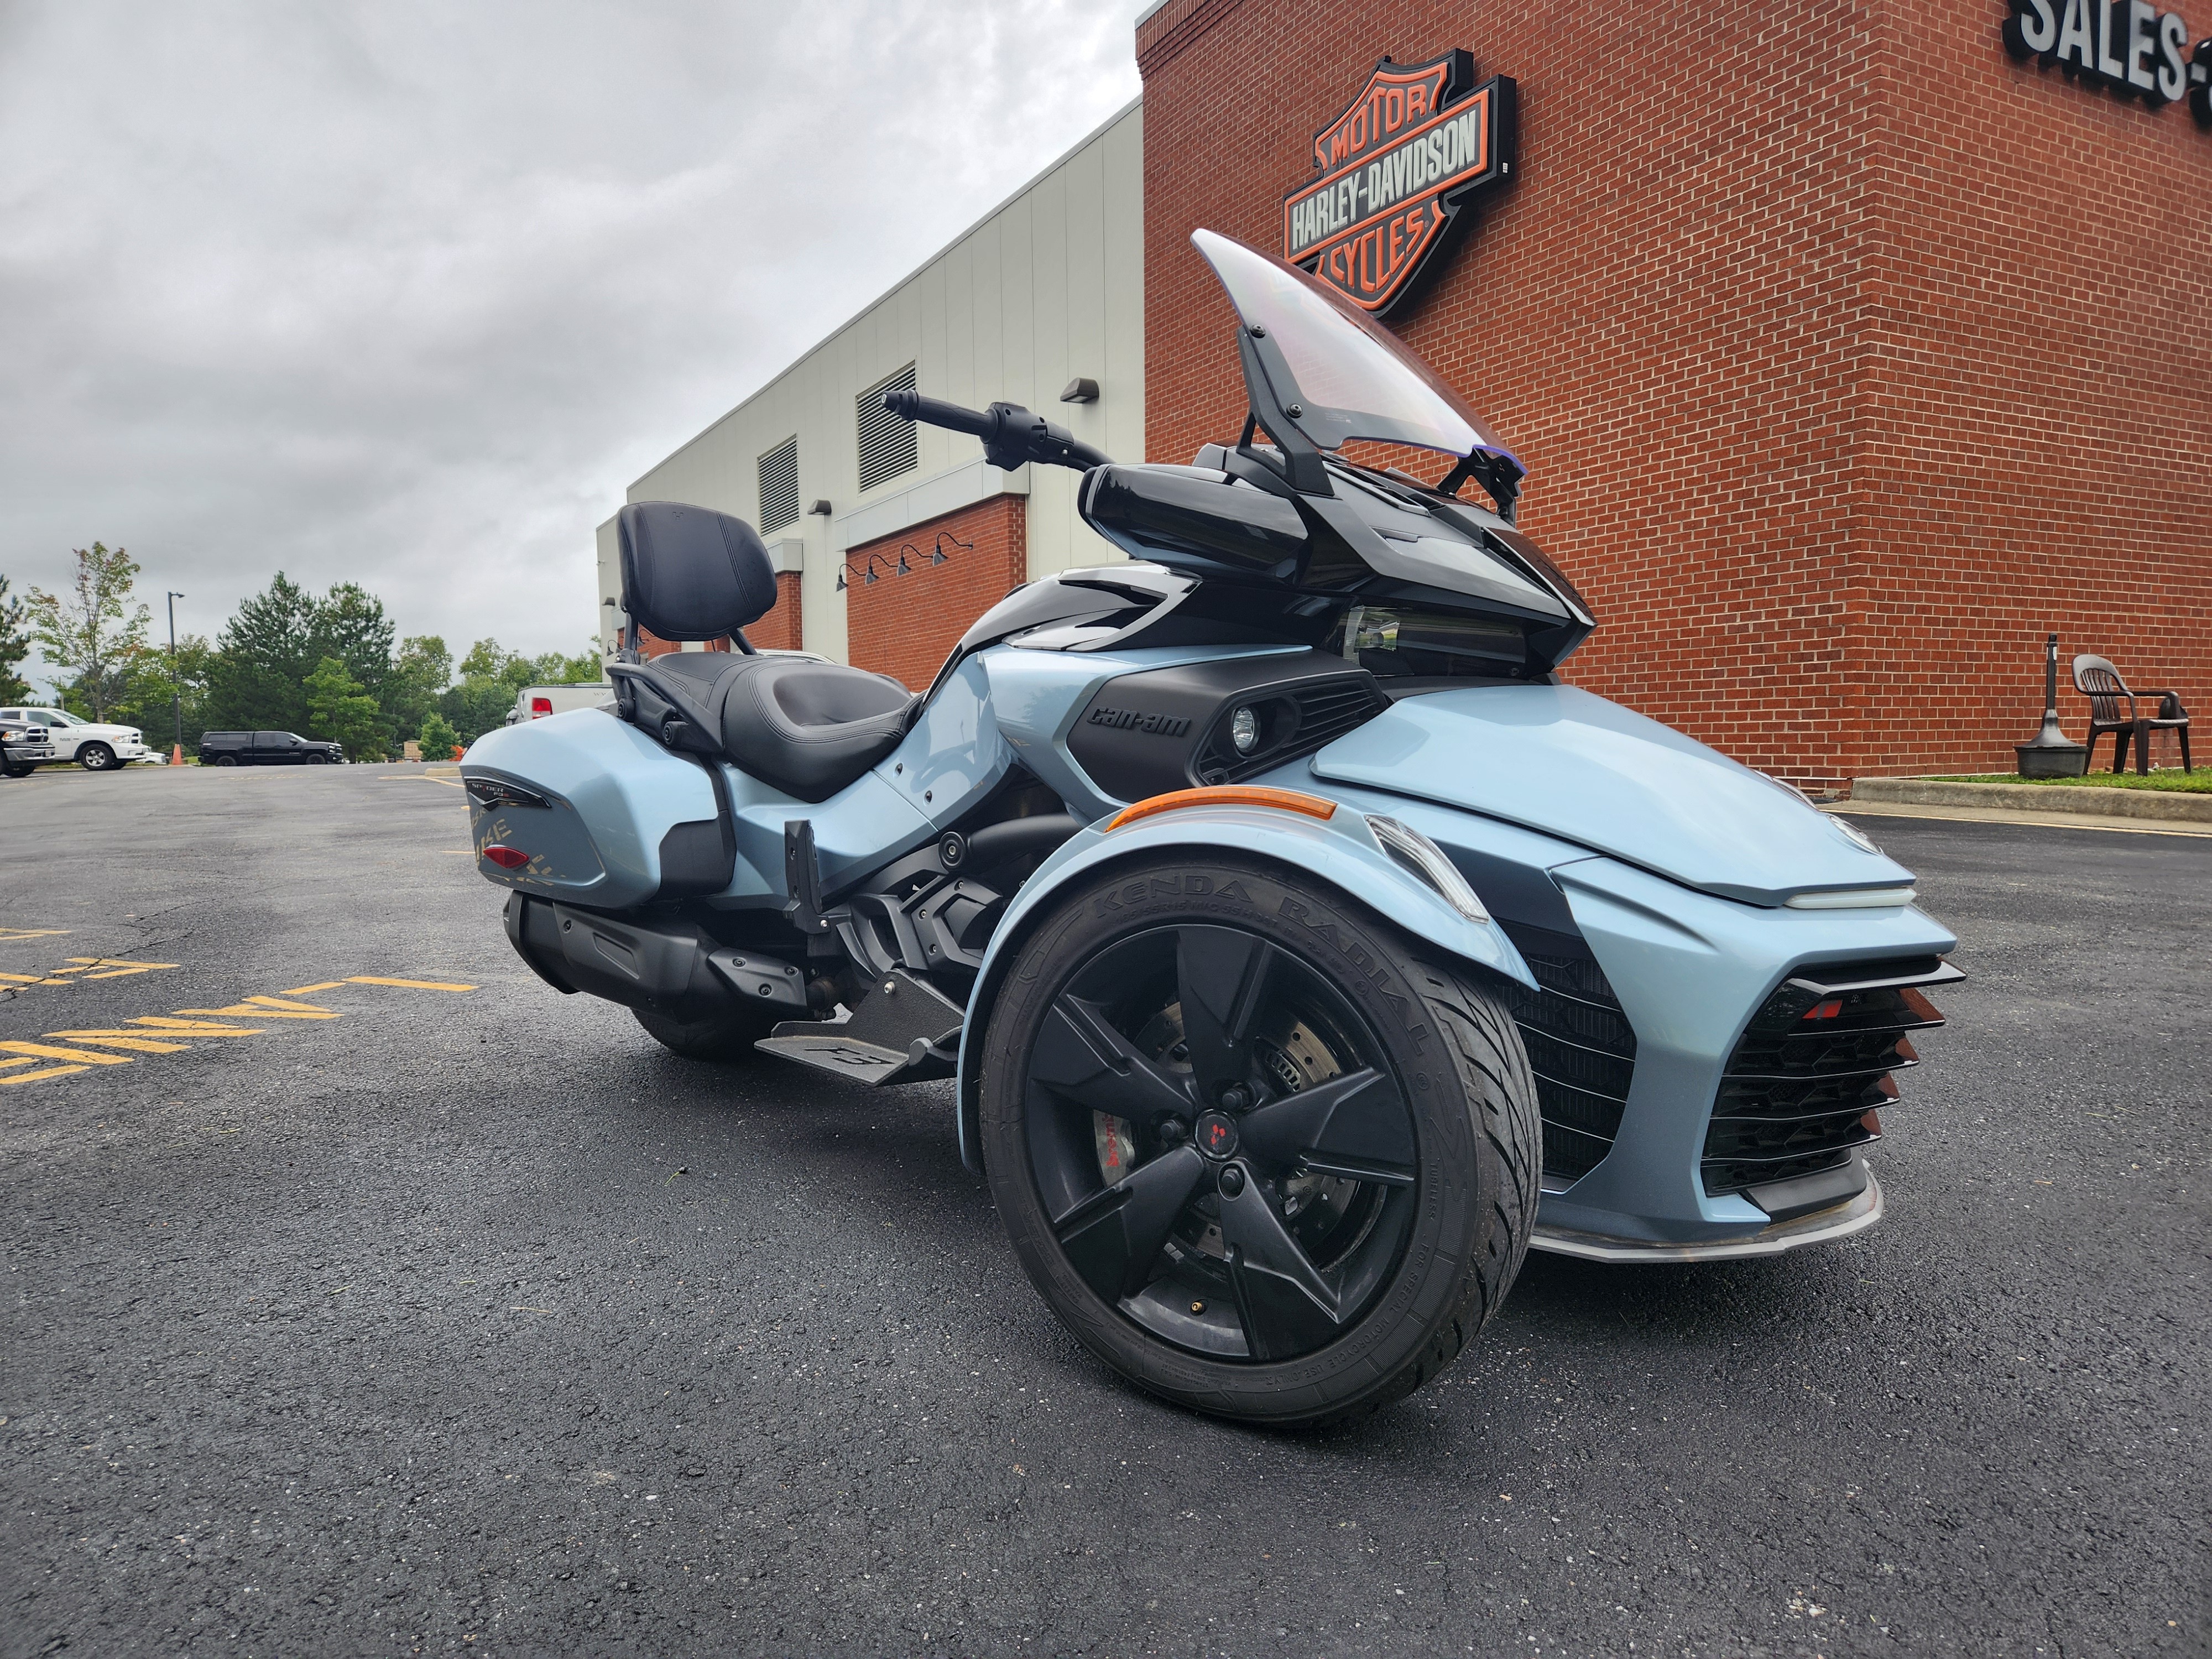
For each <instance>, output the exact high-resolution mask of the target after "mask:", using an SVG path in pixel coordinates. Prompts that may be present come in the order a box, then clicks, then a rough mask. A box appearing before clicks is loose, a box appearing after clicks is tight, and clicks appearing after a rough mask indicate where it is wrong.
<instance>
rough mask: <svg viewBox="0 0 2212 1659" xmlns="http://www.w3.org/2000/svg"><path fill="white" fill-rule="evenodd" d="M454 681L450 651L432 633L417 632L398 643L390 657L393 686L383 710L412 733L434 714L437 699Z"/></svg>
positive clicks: (399, 727) (400, 726)
mask: <svg viewBox="0 0 2212 1659" xmlns="http://www.w3.org/2000/svg"><path fill="white" fill-rule="evenodd" d="M451 684H453V653H452V652H450V651H448V650H447V649H446V642H445V641H443V640H441V639H440V638H439V637H438V636H437V635H435V634H418V635H415V636H414V637H412V638H410V639H404V640H402V641H400V642H399V649H398V651H397V652H395V653H393V654H392V689H391V690H389V691H387V692H386V694H385V697H384V712H385V713H386V714H388V715H390V716H391V717H392V720H393V721H394V723H395V724H396V725H397V726H398V729H399V730H400V731H402V732H412V731H414V730H415V729H416V727H418V726H421V725H422V720H423V717H424V716H425V715H428V714H433V713H435V712H436V710H437V707H438V699H439V697H440V696H441V695H442V694H443V693H444V691H445V690H446V688H447V686H448V685H451Z"/></svg>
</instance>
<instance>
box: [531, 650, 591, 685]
mask: <svg viewBox="0 0 2212 1659" xmlns="http://www.w3.org/2000/svg"><path fill="white" fill-rule="evenodd" d="M605 678H606V669H605V666H604V665H602V663H601V659H600V657H599V641H597V640H593V641H592V642H591V644H589V645H588V646H586V647H584V649H583V650H581V651H580V652H578V653H576V654H575V655H574V656H573V657H564V656H562V654H561V653H559V652H558V651H548V652H547V653H545V654H544V656H542V657H540V658H538V659H537V660H536V661H535V662H533V663H532V664H531V665H530V678H528V679H526V680H525V681H524V682H523V684H525V685H592V684H597V683H598V682H599V681H600V680H602V679H605Z"/></svg>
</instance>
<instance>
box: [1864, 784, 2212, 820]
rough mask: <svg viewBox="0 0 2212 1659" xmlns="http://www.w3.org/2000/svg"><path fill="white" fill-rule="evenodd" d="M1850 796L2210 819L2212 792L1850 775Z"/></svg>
mask: <svg viewBox="0 0 2212 1659" xmlns="http://www.w3.org/2000/svg"><path fill="white" fill-rule="evenodd" d="M1851 799H1853V800H1854V801H1870V802H1877V803H1880V802H1891V803H1895V804H1897V805H1909V806H2002V807H2008V808H2010V809H2011V810H2013V811H2026V812H2046V813H2054V814H2068V813H2081V814H2085V815H2087V816H2091V817H2101V818H2155V819H2159V820H2161V821H2163V822H2166V823H2212V795H2181V794H2165V793H2160V792H2159V791H2156V790H2152V789H2100V788H2098V787H2095V786H2094V785H2068V784H2034V783H1942V782H1938V781H1936V780H1934V779H1932V778H1854V779H1853V780H1852V781H1851Z"/></svg>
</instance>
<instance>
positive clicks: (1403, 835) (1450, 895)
mask: <svg viewBox="0 0 2212 1659" xmlns="http://www.w3.org/2000/svg"><path fill="white" fill-rule="evenodd" d="M1367 827H1368V828H1369V829H1372V830H1373V831H1374V832H1375V839H1376V841H1378V842H1382V843H1383V851H1384V852H1386V853H1388V854H1389V855H1390V856H1391V857H1392V858H1394V859H1395V860H1397V861H1398V862H1399V863H1400V864H1401V865H1403V866H1405V867H1406V868H1407V869H1408V870H1410V871H1412V872H1413V873H1414V874H1415V875H1417V876H1419V878H1421V879H1422V880H1423V881H1425V882H1426V883H1427V884H1429V885H1430V886H1431V887H1433V888H1435V889H1436V890H1437V893H1438V894H1439V895H1440V896H1442V897H1443V901H1444V902H1445V903H1447V904H1449V905H1450V906H1451V908H1453V909H1455V910H1456V911H1458V912H1459V913H1460V915H1463V916H1465V917H1466V918H1467V919H1468V921H1489V920H1490V912H1489V911H1487V910H1486V909H1484V908H1482V901H1481V900H1480V898H1478V897H1476V896H1475V892H1474V888H1472V887H1470V886H1468V884H1467V878H1466V877H1465V876H1462V874H1460V872H1459V866H1457V865H1455V864H1454V863H1453V862H1452V861H1451V860H1449V859H1448V858H1446V857H1445V856H1444V849H1443V848H1441V847H1439V846H1437V844H1436V842H1432V841H1431V840H1430V839H1429V838H1428V837H1427V836H1425V835H1423V834H1422V833H1421V832H1420V831H1419V830H1418V829H1412V828H1409V827H1408V826H1407V825H1406V824H1402V823H1399V822H1398V820H1397V819H1395V818H1386V817H1376V815H1375V814H1373V813H1371V812H1370V813H1369V814H1368V817H1367Z"/></svg>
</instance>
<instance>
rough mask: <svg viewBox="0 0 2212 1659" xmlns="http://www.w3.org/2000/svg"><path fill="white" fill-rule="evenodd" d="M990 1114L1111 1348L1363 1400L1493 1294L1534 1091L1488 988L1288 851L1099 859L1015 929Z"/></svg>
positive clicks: (1333, 1411) (1086, 1320) (1526, 1215)
mask: <svg viewBox="0 0 2212 1659" xmlns="http://www.w3.org/2000/svg"><path fill="white" fill-rule="evenodd" d="M1005 985H1006V988H1005V989H1004V991H1003V992H1002V993H1001V995H1000V1006H999V1007H998V1008H996V1009H994V1011H993V1012H992V1015H991V1024H990V1027H989V1030H988V1031H987V1036H986V1042H985V1061H984V1072H983V1085H982V1090H983V1119H984V1122H983V1136H984V1146H985V1152H986V1160H987V1165H988V1168H989V1172H990V1176H991V1180H992V1185H993V1188H994V1195H995V1196H996V1197H997V1199H998V1201H999V1207H1000V1212H1001V1213H1002V1214H1003V1215H1005V1216H1006V1218H1007V1225H1008V1228H1009V1231H1010V1233H1011V1235H1012V1238H1013V1242H1014V1244H1015V1247H1016V1249H1017V1251H1018V1253H1019V1254H1020V1255H1021V1256H1022V1258H1023V1263H1024V1267H1026V1268H1027V1269H1028V1270H1029V1272H1030V1278H1031V1279H1032V1280H1033V1281H1034V1282H1035V1283H1036V1285H1037V1287H1038V1289H1039V1290H1040V1291H1042V1293H1043V1294H1044V1296H1045V1297H1046V1299H1047V1300H1048V1302H1050V1303H1051V1304H1053V1306H1054V1310H1056V1311H1058V1312H1059V1313H1060V1316H1061V1317H1062V1318H1064V1319H1066V1321H1067V1322H1068V1323H1069V1325H1070V1326H1071V1328H1073V1329H1074V1330H1075V1332H1076V1334H1078V1335H1079V1337H1081V1338H1082V1339H1083V1340H1084V1341H1085V1343H1086V1344H1088V1345H1089V1346H1091V1348H1092V1349H1093V1351H1094V1352H1097V1353H1099V1354H1100V1356H1101V1357H1102V1358H1105V1359H1106V1360H1107V1361H1108V1363H1109V1364H1113V1365H1114V1366H1115V1368H1116V1369H1117V1370H1121V1371H1122V1372H1123V1373H1124V1374H1125V1375H1127V1376H1129V1377H1131V1378H1132V1380H1133V1381H1135V1382H1137V1383H1139V1384H1140V1385H1142V1386H1144V1387H1146V1388H1148V1389H1152V1390H1154V1391H1155V1392H1157V1393H1160V1394H1163V1395H1167V1396H1168V1397H1170V1398H1172V1399H1176V1400H1178V1401H1182V1403H1184V1404H1187V1405H1190V1406H1193V1407H1197V1408H1198V1409H1200V1410H1205V1411H1211V1412H1215V1413H1220V1414H1223V1415H1227V1416H1232V1417H1240V1418H1243V1419H1248V1420H1253V1421H1266V1422H1277V1423H1292V1422H1307V1421H1315V1420H1323V1419H1334V1418H1340V1417H1344V1416H1347V1415H1353V1414H1357V1413H1360V1412H1362V1411H1364V1410H1370V1409H1373V1408H1375V1407H1379V1406H1381V1405H1383V1404H1385V1403H1388V1401H1390V1400H1393V1399H1395V1398H1397V1397H1399V1396H1400V1395H1403V1394H1406V1393H1407V1392H1410V1391H1411V1390H1412V1389H1413V1388H1416V1387H1418V1386H1419V1384H1420V1383H1422V1382H1423V1381H1425V1379H1426V1378H1427V1377H1428V1376H1431V1375H1433V1374H1434V1373H1435V1372H1436V1371H1437V1370H1441V1369H1442V1368H1443V1365H1444V1364H1446V1363H1448V1362H1449V1359H1450V1358H1452V1356H1453V1355H1455V1354H1456V1353H1457V1352H1459V1349H1460V1348H1461V1346H1463V1345H1464V1343H1465V1342H1466V1340H1468V1338H1470V1337H1471V1336H1472V1335H1473V1334H1474V1332H1475V1330H1476V1329H1478V1328H1480V1325H1481V1324H1482V1323H1483V1322H1484V1321H1485V1320H1486V1319H1487V1317H1488V1316H1489V1315H1490V1314H1491V1313H1492V1311H1494V1310H1495V1309H1496V1307H1497V1306H1498V1304H1499V1303H1500V1302H1501V1301H1502V1300H1503V1298H1504V1294H1505V1291H1506V1290H1507V1288H1508V1286H1509V1285H1510V1283H1511V1279H1512V1277H1513V1274H1514V1273H1515V1272H1516V1270H1517V1268H1518V1267H1519V1263H1520V1261H1521V1258H1522V1253H1523V1251H1524V1250H1525V1249H1526V1245H1527V1238H1528V1230H1529V1228H1530V1227H1531V1226H1532V1225H1533V1223H1534V1205H1535V1199H1536V1170H1537V1166H1538V1164H1539V1161H1540V1158H1541V1153H1540V1151H1539V1142H1538V1127H1537V1121H1536V1108H1535V1090H1534V1080H1533V1079H1532V1078H1531V1077H1530V1076H1529V1073H1528V1063H1527V1060H1526V1058H1525V1056H1524V1055H1523V1054H1522V1048H1521V1043H1520V1038H1519V1034H1518V1032H1517V1030H1516V1029H1515V1027H1514V1025H1513V1024H1512V1021H1511V1020H1510V1018H1509V1017H1508V1016H1507V1014H1506V1012H1505V1010H1504V1006H1503V1004H1502V1003H1500V1002H1499V1001H1498V999H1497V997H1496V996H1495V995H1494V994H1492V993H1491V992H1490V991H1489V990H1487V989H1486V988H1485V987H1482V986H1480V984H1477V983H1475V982H1474V981H1473V980H1472V979H1471V978H1468V977H1466V976H1463V975H1460V974H1456V973H1454V972H1452V971H1449V970H1446V969H1439V968H1437V967H1436V966H1435V965H1433V964H1431V963H1425V962H1424V961H1422V960H1420V959H1419V957H1417V956H1416V955H1415V953H1414V951H1413V943H1412V941H1410V940H1408V939H1406V938H1405V937H1404V936H1403V935H1402V934H1401V933H1398V932H1397V931H1396V930H1395V929H1393V928H1391V927H1389V925H1388V924H1387V923H1383V922H1382V921H1380V920H1379V919H1377V918H1375V917H1374V916H1372V915H1371V914H1370V913H1368V912H1366V911H1364V909H1363V908H1360V907H1358V906H1356V905H1354V904H1352V903H1351V902H1348V901H1347V900H1346V898H1345V897H1344V896H1342V895H1340V894H1338V893H1336V892H1334V890H1331V889H1329V888H1328V887H1326V886H1324V885H1322V884H1320V883H1318V882H1316V881H1314V880H1312V878H1308V877H1305V876H1304V875H1302V874H1300V873H1298V872H1291V871H1287V870H1280V869H1276V868H1273V867H1271V866H1260V865H1250V866H1243V865H1226V864H1222V863H1218V862H1214V861H1212V860H1189V861H1184V860H1177V861H1175V862H1173V863H1170V864H1163V865H1158V866H1146V867H1144V868H1143V869H1142V870H1141V872H1135V873H1133V872H1131V871H1129V870H1128V869H1127V868H1117V869H1116V870H1115V872H1113V873H1112V874H1111V875H1109V876H1106V877H1103V878H1097V879H1095V880H1094V881H1093V882H1092V883H1091V884H1089V885H1088V886H1086V887H1085V888H1083V889H1081V890H1078V891H1077V892H1075V893H1073V894H1072V895H1071V896H1069V898H1068V899H1067V900H1066V902H1064V903H1063V904H1061V905H1060V906H1059V907H1058V908H1056V910H1055V912H1054V915H1052V916H1051V917H1049V918H1048V919H1047V920H1046V921H1043V922H1042V923H1040V924H1039V926H1038V927H1037V928H1036V931H1035V932H1034V933H1032V934H1031V936H1030V938H1029V939H1027V940H1025V941H1024V945H1023V947H1022V949H1021V953H1020V958H1019V960H1018V962H1017V963H1016V964H1015V965H1014V967H1013V968H1012V971H1011V973H1010V975H1009V976H1008V979H1007V980H1006V981H1005Z"/></svg>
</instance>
